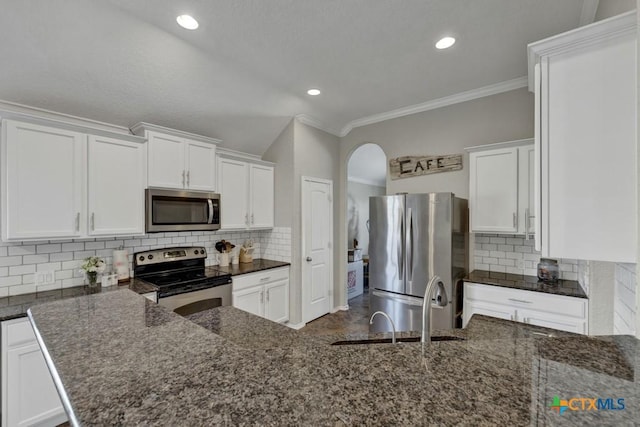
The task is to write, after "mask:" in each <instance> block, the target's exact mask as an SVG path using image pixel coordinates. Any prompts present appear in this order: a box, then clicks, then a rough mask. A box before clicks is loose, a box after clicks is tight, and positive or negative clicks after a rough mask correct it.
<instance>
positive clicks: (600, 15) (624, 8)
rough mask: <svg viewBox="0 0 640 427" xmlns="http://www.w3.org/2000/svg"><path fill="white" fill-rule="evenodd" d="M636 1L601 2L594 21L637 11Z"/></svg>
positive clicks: (615, 0) (603, 0)
mask: <svg viewBox="0 0 640 427" xmlns="http://www.w3.org/2000/svg"><path fill="white" fill-rule="evenodd" d="M635 7H636V0H600V1H599V2H598V10H597V11H596V16H595V20H594V21H601V20H603V19H607V18H610V17H612V16H616V15H620V14H621V13H625V12H629V11H630V10H633V9H635Z"/></svg>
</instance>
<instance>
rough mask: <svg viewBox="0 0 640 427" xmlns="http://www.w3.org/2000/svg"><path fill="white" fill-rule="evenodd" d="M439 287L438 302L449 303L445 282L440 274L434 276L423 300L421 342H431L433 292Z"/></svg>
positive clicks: (440, 303) (443, 304) (442, 305)
mask: <svg viewBox="0 0 640 427" xmlns="http://www.w3.org/2000/svg"><path fill="white" fill-rule="evenodd" d="M436 287H437V289H438V293H437V294H436V304H438V305H439V306H441V307H444V306H446V305H447V303H448V301H447V293H446V292H445V290H444V284H443V283H442V279H441V278H440V277H438V276H433V277H432V278H431V280H429V283H428V284H427V290H426V291H425V293H424V300H423V301H422V336H421V337H420V342H421V343H423V344H424V343H426V344H429V343H431V294H432V293H433V291H434V289H436Z"/></svg>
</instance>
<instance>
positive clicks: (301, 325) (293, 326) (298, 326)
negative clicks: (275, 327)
mask: <svg viewBox="0 0 640 427" xmlns="http://www.w3.org/2000/svg"><path fill="white" fill-rule="evenodd" d="M284 325H285V326H288V327H290V328H291V329H295V330H296V331H297V330H298V329H302V328H304V327H305V325H306V323H304V322H301V323H285V324H284Z"/></svg>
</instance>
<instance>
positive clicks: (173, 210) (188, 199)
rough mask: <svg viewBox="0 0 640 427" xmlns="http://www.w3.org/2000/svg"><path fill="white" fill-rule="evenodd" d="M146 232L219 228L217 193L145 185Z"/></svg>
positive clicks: (218, 196) (218, 198) (218, 200)
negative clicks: (146, 187) (165, 188)
mask: <svg viewBox="0 0 640 427" xmlns="http://www.w3.org/2000/svg"><path fill="white" fill-rule="evenodd" d="M145 196H146V197H145V198H146V204H145V206H146V226H145V230H146V231H147V233H158V232H163V231H206V230H219V229H220V195H219V194H216V193H207V192H200V191H182V190H161V189H156V188H148V189H146V190H145Z"/></svg>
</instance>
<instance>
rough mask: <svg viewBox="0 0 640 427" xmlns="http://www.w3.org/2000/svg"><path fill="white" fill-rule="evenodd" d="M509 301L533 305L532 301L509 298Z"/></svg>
mask: <svg viewBox="0 0 640 427" xmlns="http://www.w3.org/2000/svg"><path fill="white" fill-rule="evenodd" d="M509 301H513V302H520V303H523V304H531V301H525V300H523V299H515V298H509Z"/></svg>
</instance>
